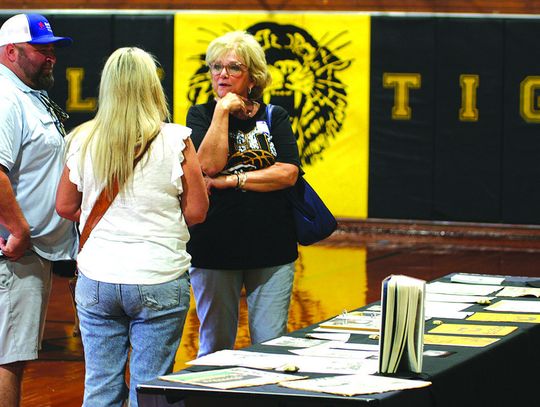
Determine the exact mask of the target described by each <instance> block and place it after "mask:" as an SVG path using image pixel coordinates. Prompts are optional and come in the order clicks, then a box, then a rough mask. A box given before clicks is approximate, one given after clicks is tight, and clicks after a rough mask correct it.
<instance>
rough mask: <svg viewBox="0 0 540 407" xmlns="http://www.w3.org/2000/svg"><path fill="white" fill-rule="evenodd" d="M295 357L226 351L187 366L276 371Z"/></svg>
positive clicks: (211, 354) (203, 357)
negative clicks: (232, 367) (234, 367)
mask: <svg viewBox="0 0 540 407" xmlns="http://www.w3.org/2000/svg"><path fill="white" fill-rule="evenodd" d="M294 357H295V356H291V355H283V354H276V353H263V352H248V351H243V350H232V349H224V350H220V351H217V352H214V353H209V354H208V355H204V356H201V357H200V358H197V359H195V360H191V361H189V362H186V364H187V365H201V366H244V367H252V368H255V369H275V368H276V367H280V366H283V365H286V364H287V363H288V362H289V360H290V359H291V358H294Z"/></svg>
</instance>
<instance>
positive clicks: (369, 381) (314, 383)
mask: <svg viewBox="0 0 540 407" xmlns="http://www.w3.org/2000/svg"><path fill="white" fill-rule="evenodd" d="M279 385H280V386H283V387H288V388H291V389H298V390H306V391H315V392H321V393H331V394H338V395H341V396H355V395H359V394H374V393H383V392H386V391H394V390H404V389H414V388H420V387H426V386H429V385H431V382H427V381H421V380H406V379H399V378H396V377H385V376H372V375H347V376H332V377H322V378H318V379H306V380H295V381H294V382H283V383H279Z"/></svg>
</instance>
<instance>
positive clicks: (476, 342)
mask: <svg viewBox="0 0 540 407" xmlns="http://www.w3.org/2000/svg"><path fill="white" fill-rule="evenodd" d="M498 340H499V339H498V338H484V337H480V336H448V335H430V334H426V335H424V345H451V346H470V347H473V348H481V347H484V346H487V345H491V344H492V343H495V342H497V341H498Z"/></svg>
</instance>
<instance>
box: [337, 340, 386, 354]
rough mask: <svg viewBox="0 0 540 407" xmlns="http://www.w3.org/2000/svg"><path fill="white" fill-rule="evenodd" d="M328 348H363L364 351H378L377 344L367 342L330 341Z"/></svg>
mask: <svg viewBox="0 0 540 407" xmlns="http://www.w3.org/2000/svg"><path fill="white" fill-rule="evenodd" d="M330 348H332V349H354V350H363V351H366V352H378V351H379V345H370V344H367V343H339V342H332V343H330Z"/></svg>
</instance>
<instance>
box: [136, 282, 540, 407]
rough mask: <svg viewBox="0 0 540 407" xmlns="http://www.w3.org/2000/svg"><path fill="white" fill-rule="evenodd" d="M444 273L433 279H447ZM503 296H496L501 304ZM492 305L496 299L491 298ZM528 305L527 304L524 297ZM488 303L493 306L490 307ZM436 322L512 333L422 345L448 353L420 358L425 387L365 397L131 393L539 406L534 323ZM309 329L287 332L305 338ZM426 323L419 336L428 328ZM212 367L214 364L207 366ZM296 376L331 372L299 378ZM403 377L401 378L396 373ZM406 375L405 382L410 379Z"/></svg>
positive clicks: (291, 403) (199, 404) (317, 402)
mask: <svg viewBox="0 0 540 407" xmlns="http://www.w3.org/2000/svg"><path fill="white" fill-rule="evenodd" d="M450 277H451V275H448V276H445V277H443V278H441V279H439V280H437V281H450ZM533 280H537V278H536V279H535V278H528V277H512V276H508V277H505V281H504V283H503V285H511V286H526V285H528V284H529V283H530V282H531V281H533ZM502 298H504V297H497V300H498V299H502ZM497 300H495V301H497ZM529 300H530V299H529ZM495 301H494V302H495ZM483 309H484V306H482V305H477V304H474V305H471V307H470V308H468V309H467V311H475V312H477V311H483ZM437 319H439V320H442V321H443V322H459V323H475V324H489V325H512V326H517V327H518V329H517V330H515V331H514V332H512V333H510V334H508V335H506V336H504V337H502V338H501V339H500V340H499V341H497V342H495V343H494V344H491V345H489V346H486V347H482V348H472V347H462V346H446V345H445V346H442V345H425V346H424V350H447V351H449V352H450V355H449V356H446V357H427V356H425V357H424V361H423V369H422V374H421V375H420V377H421V378H422V379H425V380H429V381H431V382H432V385H431V386H429V387H424V388H419V389H410V390H401V391H391V392H385V393H379V394H372V395H367V396H366V395H363V396H353V397H343V396H336V395H332V394H326V393H316V392H307V391H298V390H292V389H287V388H284V387H281V386H278V385H265V386H256V387H246V388H238V389H230V390H218V389H212V388H209V387H202V386H193V385H188V384H182V383H173V382H167V381H163V380H159V379H155V380H153V381H151V382H148V383H144V384H142V385H140V386H139V387H138V389H137V392H138V400H139V405H140V406H141V407H158V406H159V407H165V406H174V407H180V406H185V407H195V406H196V407H207V406H208V407H209V406H220V407H222V406H223V407H227V406H235V407H244V406H246V407H247V406H250V407H253V406H256V407H271V406H272V407H274V406H275V407H278V406H279V407H307V406H310V407H311V406H315V407H319V406H320V407H334V406H335V407H341V406H382V407H396V406H400V407H408V406H414V407H467V406H471V407H483V406H494V407H502V406H536V405H540V400H539V397H538V389H537V387H538V386H540V373H539V367H540V324H534V323H515V322H509V323H505V322H476V321H474V322H469V321H467V320H459V321H457V320H445V319H443V318H437ZM315 326H316V325H313V326H310V327H307V328H305V329H301V330H298V331H294V332H291V333H289V334H288V335H290V336H296V337H305V335H306V333H307V332H310V331H312V329H313V328H314V327H315ZM434 326H435V325H434V324H433V321H432V320H428V321H426V332H427V331H429V330H431V329H432V328H434ZM349 342H353V343H370V344H375V343H377V341H376V340H374V339H370V338H369V336H368V335H360V334H358V335H354V334H353V335H351V339H350V340H349ZM246 350H248V351H256V352H272V353H287V351H286V350H283V349H281V348H278V347H269V346H265V345H253V346H251V347H249V348H247V349H246ZM214 368H216V367H214ZM209 369H212V367H206V366H205V367H203V366H192V367H190V368H188V369H185V370H184V371H183V372H195V371H201V370H209ZM298 374H301V375H303V376H306V375H307V376H310V377H324V376H330V375H323V374H309V373H307V374H306V373H302V372H300V373H298ZM403 377H404V378H406V377H405V376H403ZM409 378H410V377H409Z"/></svg>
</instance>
